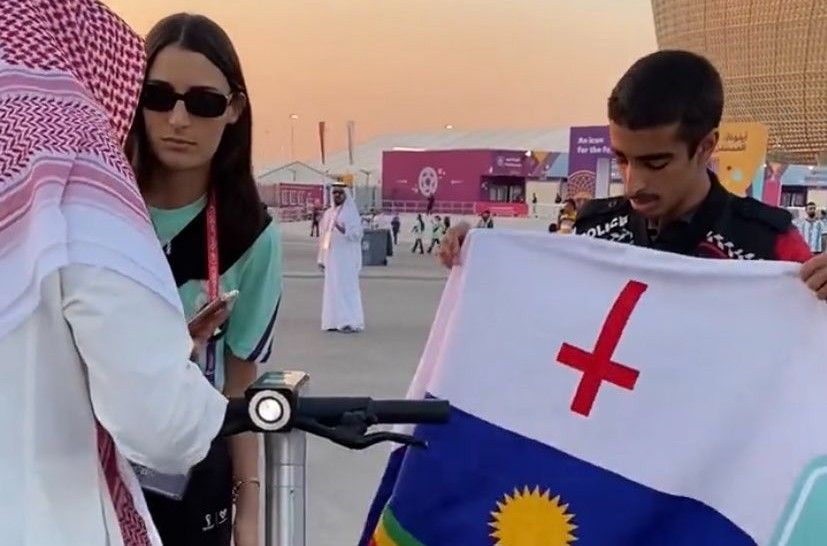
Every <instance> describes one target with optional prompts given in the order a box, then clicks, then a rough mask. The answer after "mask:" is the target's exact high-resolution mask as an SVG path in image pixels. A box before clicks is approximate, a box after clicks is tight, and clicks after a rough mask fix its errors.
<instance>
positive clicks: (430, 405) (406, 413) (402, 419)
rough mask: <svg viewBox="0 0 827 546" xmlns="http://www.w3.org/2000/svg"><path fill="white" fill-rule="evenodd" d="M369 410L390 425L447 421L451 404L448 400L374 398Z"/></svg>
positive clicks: (380, 421)
mask: <svg viewBox="0 0 827 546" xmlns="http://www.w3.org/2000/svg"><path fill="white" fill-rule="evenodd" d="M368 411H369V412H370V413H371V414H373V415H374V416H376V419H377V421H379V423H384V424H388V425H403V424H411V425H413V424H420V423H430V424H441V423H447V422H448V419H449V417H450V414H451V405H450V404H449V403H448V401H447V400H373V401H371V402H370V405H369V406H368Z"/></svg>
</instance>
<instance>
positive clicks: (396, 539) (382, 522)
mask: <svg viewBox="0 0 827 546" xmlns="http://www.w3.org/2000/svg"><path fill="white" fill-rule="evenodd" d="M369 546H424V544H422V543H421V542H419V541H418V540H416V538H414V536H413V535H412V534H410V533H409V532H408V531H406V530H405V529H403V528H402V526H401V525H400V524H399V521H397V519H396V517H395V516H394V515H393V512H391V510H390V508H385V510H384V511H383V512H382V517H381V518H380V519H379V524H378V525H377V526H376V531H374V532H373V537H372V538H371V540H370V543H369Z"/></svg>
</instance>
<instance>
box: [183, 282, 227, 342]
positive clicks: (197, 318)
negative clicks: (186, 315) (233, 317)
mask: <svg viewBox="0 0 827 546" xmlns="http://www.w3.org/2000/svg"><path fill="white" fill-rule="evenodd" d="M237 298H238V290H232V291H230V292H227V293H225V294H222V295H221V296H219V297H217V298H216V299H214V300H213V301H211V302H210V303H208V304H207V305H205V306H204V307H203V308H202V309H201V310H200V311H198V312H197V313H195V315H193V316H192V318H190V319H189V322H188V323H187V326H188V327H189V332H190V337H192V339H193V341H194V342H195V343H196V345H197V344H199V343H204V342H206V341H207V340H208V339H210V337H212V335H213V334H214V333H215V331H216V329H217V328H218V327H219V326H221V325H222V324H224V321H226V320H227V317H228V316H229V314H230V308H231V307H232V304H233V302H234V301H235V300H236V299H237Z"/></svg>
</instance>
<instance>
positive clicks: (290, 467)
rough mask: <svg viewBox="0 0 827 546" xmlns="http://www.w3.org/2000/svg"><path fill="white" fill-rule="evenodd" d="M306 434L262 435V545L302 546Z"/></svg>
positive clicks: (305, 499)
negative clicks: (263, 511) (263, 512)
mask: <svg viewBox="0 0 827 546" xmlns="http://www.w3.org/2000/svg"><path fill="white" fill-rule="evenodd" d="M306 442H307V439H306V437H305V433H304V432H302V431H299V430H293V431H291V432H289V433H281V434H280V433H277V432H276V433H269V434H264V510H265V514H264V546H305V536H306V522H305V513H306V510H307V497H306V491H307V488H306V483H307V476H306V461H307V443H306Z"/></svg>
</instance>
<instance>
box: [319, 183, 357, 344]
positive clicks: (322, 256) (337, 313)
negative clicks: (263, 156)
mask: <svg viewBox="0 0 827 546" xmlns="http://www.w3.org/2000/svg"><path fill="white" fill-rule="evenodd" d="M331 195H332V200H333V206H332V207H330V208H329V209H327V210H326V211H325V213H324V216H322V222H321V235H322V237H321V239H322V240H321V243H320V245H319V253H318V257H317V262H318V265H319V267H320V268H321V269H322V270H323V271H324V294H323V300H322V330H324V331H328V332H333V331H339V332H343V333H353V332H360V331H362V330H364V328H365V315H364V311H363V309H362V290H361V288H360V287H359V272H360V271H361V270H362V236H363V234H364V230H363V228H362V219H361V218H360V216H359V211H358V210H357V209H356V204H355V203H354V202H353V198H352V196H351V195H350V192H348V191H347V188H346V187H345V186H342V185H336V186H333V188H332V190H331Z"/></svg>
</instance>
